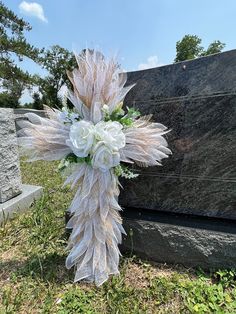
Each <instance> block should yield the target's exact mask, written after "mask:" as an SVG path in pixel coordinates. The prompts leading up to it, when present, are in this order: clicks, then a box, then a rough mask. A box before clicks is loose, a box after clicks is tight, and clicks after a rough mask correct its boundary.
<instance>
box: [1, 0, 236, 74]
mask: <svg viewBox="0 0 236 314" xmlns="http://www.w3.org/2000/svg"><path fill="white" fill-rule="evenodd" d="M3 1H4V0H3ZM22 2H23V5H22ZM33 2H34V4H33V5H32V3H33ZM4 3H5V4H6V5H7V6H8V7H9V8H11V9H12V10H13V11H14V12H15V13H17V14H18V15H19V16H21V17H23V18H24V19H25V20H27V21H28V22H29V23H30V24H31V25H32V28H33V29H32V31H30V32H29V33H27V35H26V37H27V39H28V40H29V42H30V43H32V44H33V45H35V46H37V47H50V46H51V45H54V44H59V45H61V46H63V47H65V48H67V49H70V50H72V49H74V48H76V50H80V49H82V48H84V47H86V46H87V47H98V48H100V49H101V50H102V51H103V52H105V54H107V55H113V54H114V53H118V57H119V61H120V62H121V63H122V66H123V68H124V69H126V70H128V71H130V70H137V69H138V68H144V67H148V66H158V65H163V64H169V63H172V62H173V59H174V57H175V45H176V41H177V40H179V39H181V38H182V37H183V36H184V35H185V34H196V35H198V36H199V37H201V38H202V40H203V41H202V44H203V46H207V45H208V44H209V43H210V42H212V41H213V40H216V39H219V40H221V41H222V42H224V43H226V48H225V50H230V49H234V48H236V18H235V16H236V1H235V0H225V1H220V0H197V1H195V0H192V1H189V0H188V1H187V0H34V1H30V0H29V1H22V0H20V1H17V0H5V1H4ZM35 4H36V6H35ZM22 66H23V67H24V68H25V69H27V70H29V71H30V72H31V73H35V72H37V73H39V74H42V75H43V72H42V71H41V70H40V68H39V67H37V66H36V65H34V64H33V63H32V62H28V61H26V62H24V63H23V64H22Z"/></svg>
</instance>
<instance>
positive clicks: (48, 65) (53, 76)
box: [37, 45, 76, 108]
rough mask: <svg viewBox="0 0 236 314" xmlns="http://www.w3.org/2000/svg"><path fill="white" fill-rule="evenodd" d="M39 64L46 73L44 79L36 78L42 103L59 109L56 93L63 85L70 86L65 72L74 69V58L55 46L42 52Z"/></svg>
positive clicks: (70, 53)
mask: <svg viewBox="0 0 236 314" xmlns="http://www.w3.org/2000/svg"><path fill="white" fill-rule="evenodd" d="M40 63H41V65H42V66H43V68H44V69H46V70H47V71H48V75H47V76H46V77H44V78H41V77H38V78H37V82H38V86H39V90H40V92H41V93H42V95H43V97H42V101H43V103H44V104H46V105H48V106H50V107H58V108H61V106H62V104H61V100H60V99H59V98H58V91H59V90H60V88H61V87H62V86H63V85H64V84H66V85H67V86H70V82H69V79H68V77H67V74H66V71H67V70H72V69H73V68H74V67H76V60H75V57H74V55H73V53H72V52H70V51H68V50H67V49H65V48H62V47H60V46H59V45H55V46H52V47H51V49H49V50H47V51H45V52H44V55H43V57H42V58H41V61H40Z"/></svg>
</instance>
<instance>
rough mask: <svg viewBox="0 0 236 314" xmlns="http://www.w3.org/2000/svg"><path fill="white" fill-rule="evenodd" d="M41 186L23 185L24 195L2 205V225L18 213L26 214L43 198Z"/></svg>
mask: <svg viewBox="0 0 236 314" xmlns="http://www.w3.org/2000/svg"><path fill="white" fill-rule="evenodd" d="M42 193H43V188H42V187H41V186H35V185H28V184H22V193H21V194H19V195H18V196H16V197H14V198H12V199H10V200H8V201H7V202H5V203H2V204H0V224H2V223H4V222H6V221H7V220H8V219H10V218H13V217H14V215H15V214H16V213H19V212H24V211H26V210H27V209H29V207H30V206H31V205H32V204H33V202H34V201H35V200H37V199H39V198H40V197H41V196H42Z"/></svg>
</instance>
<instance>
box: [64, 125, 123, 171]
mask: <svg viewBox="0 0 236 314" xmlns="http://www.w3.org/2000/svg"><path fill="white" fill-rule="evenodd" d="M122 129H123V126H122V124H121V123H119V122H117V121H108V122H105V121H100V122H98V123H97V124H95V125H94V124H93V123H92V122H91V121H85V120H81V121H78V122H75V123H73V124H72V125H71V127H70V139H69V140H68V141H67V144H68V145H69V146H70V147H71V149H72V150H73V153H74V154H75V155H76V156H77V157H82V158H83V157H87V156H90V157H91V163H92V167H93V168H95V169H99V170H101V171H103V172H106V171H107V170H109V169H110V168H112V167H115V166H117V165H119V163H120V154H119V149H121V148H122V147H124V146H125V134H124V133H123V132H122Z"/></svg>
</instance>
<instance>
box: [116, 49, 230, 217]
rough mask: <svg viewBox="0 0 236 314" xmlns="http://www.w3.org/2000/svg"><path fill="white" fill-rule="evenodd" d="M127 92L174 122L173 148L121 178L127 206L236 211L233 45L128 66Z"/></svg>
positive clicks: (217, 213) (146, 109)
mask: <svg viewBox="0 0 236 314" xmlns="http://www.w3.org/2000/svg"><path fill="white" fill-rule="evenodd" d="M131 83H136V86H135V87H134V88H133V89H132V90H131V91H130V92H129V94H128V95H127V97H126V99H125V105H128V106H132V105H133V106H135V107H136V108H138V109H139V110H140V111H141V112H142V114H149V113H153V119H154V120H155V121H157V122H160V123H163V124H165V125H166V126H168V127H169V128H170V129H171V132H170V133H169V134H168V135H167V140H168V142H169V146H170V148H171V150H172V151H173V155H172V156H171V157H170V158H169V159H166V160H164V161H163V167H150V168H146V169H140V168H139V169H138V171H141V175H140V176H139V177H138V178H137V179H134V180H130V181H126V182H124V183H123V184H124V192H122V193H121V196H120V202H121V204H122V205H123V206H125V207H137V208H147V209H154V210H161V211H171V212H180V213H189V214H195V215H203V216H212V217H222V218H229V219H236V50H232V51H228V52H224V53H221V54H217V55H213V56H209V57H204V58H199V59H197V60H192V61H186V62H181V63H177V64H173V65H168V66H163V67H159V68H154V69H149V70H143V71H137V72H130V73H128V82H127V84H131Z"/></svg>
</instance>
